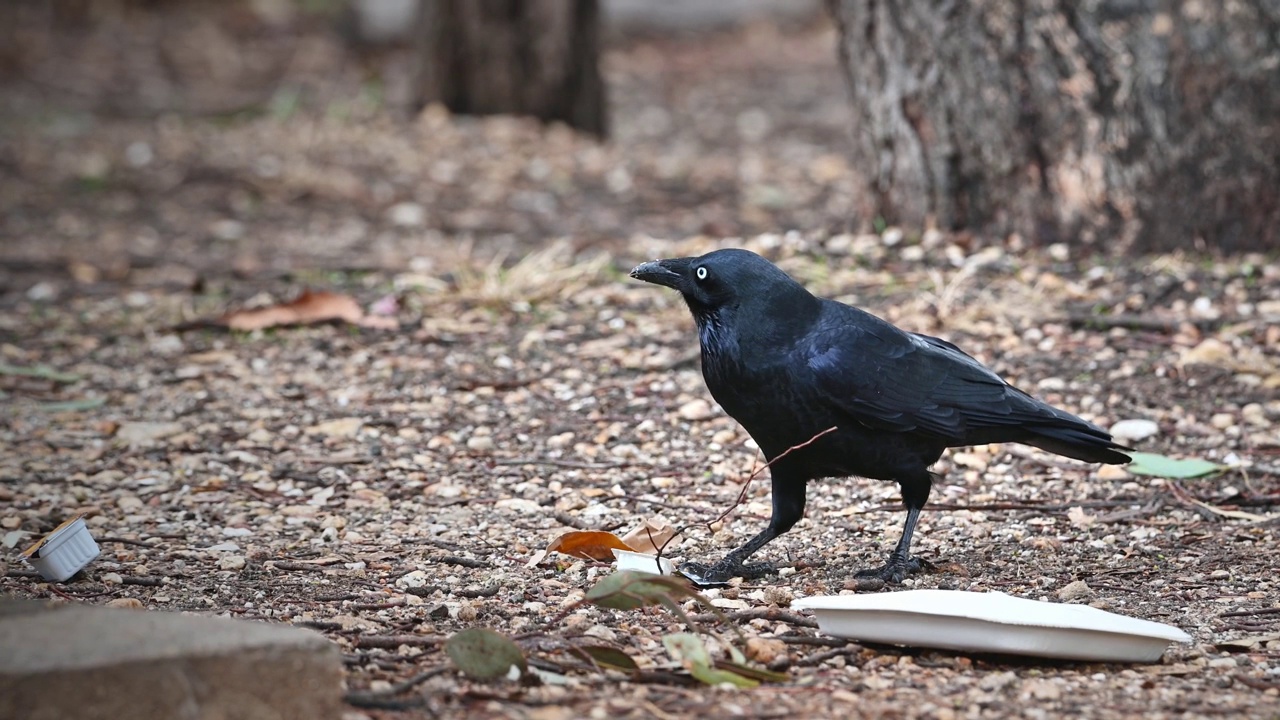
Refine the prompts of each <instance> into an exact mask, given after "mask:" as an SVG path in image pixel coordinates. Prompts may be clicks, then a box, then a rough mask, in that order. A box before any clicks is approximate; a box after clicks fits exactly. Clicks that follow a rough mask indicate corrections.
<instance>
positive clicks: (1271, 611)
mask: <svg viewBox="0 0 1280 720" xmlns="http://www.w3.org/2000/svg"><path fill="white" fill-rule="evenodd" d="M1249 615H1280V607H1270V608H1258V609H1257V610H1232V611H1231V612H1224V613H1220V614H1219V615H1218V617H1220V618H1228V617H1248V616H1249Z"/></svg>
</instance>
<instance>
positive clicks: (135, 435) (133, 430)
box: [116, 422, 182, 447]
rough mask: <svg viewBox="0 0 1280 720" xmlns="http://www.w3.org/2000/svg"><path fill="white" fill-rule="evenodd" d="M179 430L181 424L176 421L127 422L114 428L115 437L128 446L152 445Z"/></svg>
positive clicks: (180, 429)
mask: <svg viewBox="0 0 1280 720" xmlns="http://www.w3.org/2000/svg"><path fill="white" fill-rule="evenodd" d="M180 432H182V424H181V423H176V422H127V423H124V424H122V425H121V426H120V427H119V429H117V430H116V439H117V440H119V441H120V442H122V443H124V444H125V445H128V446H130V447H137V446H140V445H152V444H154V443H156V442H157V441H159V440H163V439H164V438H167V437H169V436H171V435H177V434H178V433H180Z"/></svg>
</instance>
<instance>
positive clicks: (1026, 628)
mask: <svg viewBox="0 0 1280 720" xmlns="http://www.w3.org/2000/svg"><path fill="white" fill-rule="evenodd" d="M791 607H792V608H795V609H807V610H813V611H814V614H815V615H816V616H817V619H818V628H819V630H821V631H822V632H824V633H826V634H828V635H835V636H837V637H845V638H850V639H852V640H864V641H868V642H880V643H887V644H891V645H909V646H915V647H934V648H944V649H948V650H960V651H968V652H990V653H1007V654H1011V655H1035V656H1039V657H1050V658H1063V659H1068V660H1096V661H1102V662H1157V661H1159V660H1160V656H1161V655H1163V654H1164V651H1165V650H1166V649H1168V647H1169V643H1171V642H1190V641H1191V636H1190V635H1188V634H1186V633H1185V632H1183V631H1182V630H1179V629H1178V628H1176V627H1173V626H1172V625H1165V624H1163V623H1157V622H1151V621H1150V620H1140V619H1138V618H1131V617H1127V616H1124V615H1117V614H1115V613H1111V612H1107V611H1105V610H1100V609H1098V608H1095V607H1089V606H1088V605H1066V604H1063V603H1050V602H1041V601H1038V600H1028V599H1025V598H1017V597H1012V596H1010V595H1006V594H1004V593H998V592H989V593H978V592H967V591H961V590H907V591H903V592H888V593H876V594H868V595H820V596H814V597H807V598H801V599H799V600H796V601H795V602H793V603H791Z"/></svg>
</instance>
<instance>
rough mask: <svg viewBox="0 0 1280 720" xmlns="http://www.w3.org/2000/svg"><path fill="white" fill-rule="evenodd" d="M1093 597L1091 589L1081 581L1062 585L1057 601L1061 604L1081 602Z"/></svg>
mask: <svg viewBox="0 0 1280 720" xmlns="http://www.w3.org/2000/svg"><path fill="white" fill-rule="evenodd" d="M1090 597H1093V588H1091V587H1089V584H1088V583H1086V582H1085V581H1083V580H1076V581H1074V582H1069V583H1067V584H1066V585H1063V586H1062V588H1061V589H1060V590H1058V599H1059V600H1062V601H1063V602H1071V601H1072V600H1083V599H1086V598H1090Z"/></svg>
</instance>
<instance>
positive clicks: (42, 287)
mask: <svg viewBox="0 0 1280 720" xmlns="http://www.w3.org/2000/svg"><path fill="white" fill-rule="evenodd" d="M57 297H58V286H57V285H54V284H53V283H51V282H48V281H41V282H38V283H36V284H35V285H32V286H31V287H30V288H29V289H28V290H27V299H28V300H32V301H34V302H48V301H50V300H56V299H57Z"/></svg>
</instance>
